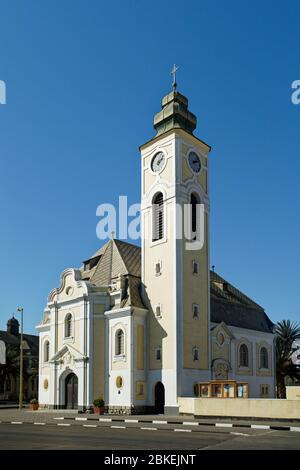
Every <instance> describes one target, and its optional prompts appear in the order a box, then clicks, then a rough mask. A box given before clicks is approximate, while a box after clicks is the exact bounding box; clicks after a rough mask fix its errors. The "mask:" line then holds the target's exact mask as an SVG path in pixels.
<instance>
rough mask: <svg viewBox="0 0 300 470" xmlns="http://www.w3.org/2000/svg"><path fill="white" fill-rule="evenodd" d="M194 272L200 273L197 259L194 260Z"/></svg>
mask: <svg viewBox="0 0 300 470" xmlns="http://www.w3.org/2000/svg"><path fill="white" fill-rule="evenodd" d="M193 274H199V263H198V261H196V260H195V259H194V260H193Z"/></svg>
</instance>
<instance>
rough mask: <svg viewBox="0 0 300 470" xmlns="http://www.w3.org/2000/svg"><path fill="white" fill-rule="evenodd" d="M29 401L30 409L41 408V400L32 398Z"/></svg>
mask: <svg viewBox="0 0 300 470" xmlns="http://www.w3.org/2000/svg"><path fill="white" fill-rule="evenodd" d="M29 403H30V409H31V410H32V411H36V410H38V409H39V402H38V400H37V399H36V398H32V399H31V400H30V402H29Z"/></svg>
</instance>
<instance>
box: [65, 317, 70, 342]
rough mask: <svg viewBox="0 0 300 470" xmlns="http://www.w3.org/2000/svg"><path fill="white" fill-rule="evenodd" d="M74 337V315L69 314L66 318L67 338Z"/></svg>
mask: <svg viewBox="0 0 300 470" xmlns="http://www.w3.org/2000/svg"><path fill="white" fill-rule="evenodd" d="M71 336H72V315H71V313H68V315H66V318H65V338H70V337H71Z"/></svg>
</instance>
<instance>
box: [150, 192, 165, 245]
mask: <svg viewBox="0 0 300 470" xmlns="http://www.w3.org/2000/svg"><path fill="white" fill-rule="evenodd" d="M152 206H153V209H152V210H153V232H152V241H154V242H155V241H158V240H162V239H163V238H164V198H163V194H162V193H157V194H156V195H155V196H154V198H153V202H152Z"/></svg>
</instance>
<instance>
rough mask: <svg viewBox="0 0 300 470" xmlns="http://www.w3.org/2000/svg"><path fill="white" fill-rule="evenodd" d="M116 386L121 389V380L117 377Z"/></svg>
mask: <svg viewBox="0 0 300 470" xmlns="http://www.w3.org/2000/svg"><path fill="white" fill-rule="evenodd" d="M116 386H117V388H122V387H123V379H122V377H120V376H118V377H117V378H116Z"/></svg>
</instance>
